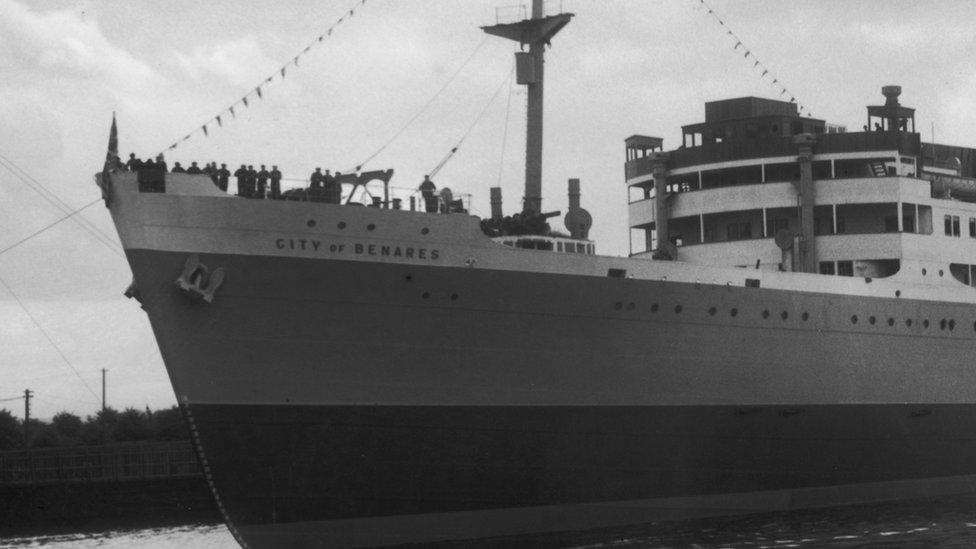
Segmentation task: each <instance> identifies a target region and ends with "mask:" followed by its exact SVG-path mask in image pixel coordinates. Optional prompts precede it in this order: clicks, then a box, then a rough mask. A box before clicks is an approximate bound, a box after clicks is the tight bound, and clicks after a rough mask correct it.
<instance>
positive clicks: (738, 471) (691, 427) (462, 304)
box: [127, 249, 976, 547]
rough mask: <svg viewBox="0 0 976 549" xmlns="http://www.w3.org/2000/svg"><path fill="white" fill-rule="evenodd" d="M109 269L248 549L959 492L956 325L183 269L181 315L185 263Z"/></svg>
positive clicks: (141, 262) (623, 291) (813, 308)
mask: <svg viewBox="0 0 976 549" xmlns="http://www.w3.org/2000/svg"><path fill="white" fill-rule="evenodd" d="M127 254H128V256H129V260H130V263H131V264H132V266H133V272H134V273H135V276H136V280H137V283H138V286H139V290H140V293H141V299H142V301H143V305H144V307H145V308H146V309H147V311H148V312H149V315H150V320H151V322H152V325H153V329H154V331H155V332H156V337H157V341H158V342H159V344H160V349H161V351H162V353H163V356H164V359H165V362H166V364H167V368H168V370H169V373H170V377H171V379H172V382H173V386H174V389H175V391H176V394H177V396H178V398H179V399H180V400H181V402H182V403H183V405H184V409H185V410H186V411H187V415H188V418H189V419H190V425H191V429H192V432H193V435H194V440H195V441H196V442H197V445H198V451H199V453H200V456H201V459H202V460H203V463H204V466H205V470H206V471H208V478H209V480H210V482H211V485H212V486H213V488H214V492H215V495H216V497H217V501H218V503H219V504H220V506H221V508H222V511H223V512H224V514H225V517H226V519H227V521H228V524H229V525H230V526H231V529H232V531H233V532H234V533H235V535H237V537H238V539H239V540H240V541H242V542H244V543H246V544H248V545H251V546H272V547H279V546H316V545H322V546H343V545H385V544H396V543H411V542H425V541H436V540H453V539H468V538H480V537H489V536H506V535H521V534H529V533H539V532H553V531H565V530H578V529H588V528H599V527H607V526H619V525H625V524H635V523H644V522H651V521H655V520H660V519H667V518H687V517H698V516H715V515H728V514H736V513H745V512H762V511H772V510H783V509H793V508H803V507H814V506H823V505H840V504H848V503H855V502H862V501H878V500H890V499H905V498H914V497H923V496H938V495H946V494H954V493H971V492H973V491H974V489H976V484H974V476H973V475H976V465H973V464H974V463H976V440H974V439H972V437H971V434H970V433H971V426H972V425H974V424H976V406H973V405H971V404H970V403H971V402H976V394H974V392H976V372H972V371H971V368H969V367H968V364H967V362H966V360H965V359H964V357H965V356H967V354H968V353H969V352H970V351H971V349H972V348H973V340H974V337H973V332H974V330H973V321H974V318H971V316H972V315H973V314H974V313H973V311H972V308H971V307H968V306H964V305H960V304H952V303H940V302H922V301H917V300H908V299H883V298H876V297H863V296H836V295H825V294H817V293H810V292H798V291H792V292H791V291H781V290H768V289H756V288H746V287H729V286H716V285H704V284H694V283H680V282H667V281H646V280H645V281H641V280H630V279H619V278H612V277H593V276H574V275H567V274H559V273H526V272H516V271H503V270H489V269H470V268H468V269H466V268H460V267H445V266H429V265H415V264H413V265H402V264H381V263H374V262H362V261H337V260H323V259H309V258H282V257H271V256H261V255H241V254H217V253H202V254H199V259H200V261H202V262H203V263H205V264H206V265H208V266H210V267H211V268H215V267H218V266H219V267H220V268H222V269H224V270H225V271H226V273H227V278H226V281H225V283H224V285H223V286H222V287H221V288H220V290H219V291H218V292H217V294H216V295H215V297H214V300H213V302H212V303H205V302H201V301H194V300H192V299H190V298H188V297H187V296H185V295H183V294H182V293H181V292H180V290H179V289H177V287H176V285H174V279H175V278H176V276H177V275H178V274H179V273H180V270H181V268H182V266H183V264H184V261H185V260H186V258H187V257H188V254H186V253H179V252H163V251H156V250H145V249H143V250H139V249H130V250H127ZM566 296H572V299H567V297H566ZM733 310H734V311H735V314H732V311H733ZM853 316H859V318H860V319H861V320H860V321H859V322H858V323H856V324H855V323H853V322H852V317H853ZM871 317H876V319H875V322H871V321H870V320H868V319H869V318H871ZM889 318H890V319H892V320H893V322H892V324H891V325H889V324H888V319H889ZM877 319H880V322H878V321H877ZM906 319H913V320H914V322H913V323H912V326H910V327H909V326H907V325H906V323H905V320H906ZM924 320H930V322H929V323H928V325H927V326H925V327H924V328H923V327H922V326H923V321H924ZM949 320H952V326H953V328H952V329H949V328H948V326H949V323H948V321H949ZM940 321H945V322H944V323H943V325H944V326H945V327H944V328H939V324H940ZM923 365H924V367H923Z"/></svg>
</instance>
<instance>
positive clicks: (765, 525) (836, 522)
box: [0, 496, 976, 549]
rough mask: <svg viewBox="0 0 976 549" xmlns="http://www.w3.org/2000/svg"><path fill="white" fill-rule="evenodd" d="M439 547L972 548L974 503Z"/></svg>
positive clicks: (187, 543)
mask: <svg viewBox="0 0 976 549" xmlns="http://www.w3.org/2000/svg"><path fill="white" fill-rule="evenodd" d="M440 545H441V546H442V547H452V548H455V547H456V548H461V547H471V546H474V547H492V548H496V547H497V548H501V547H505V548H508V547H576V548H580V549H598V548H599V549H603V548H640V547H655V548H665V547H666V548H679V547H687V548H701V549H719V548H738V547H742V548H757V549H758V548H777V549H778V548H784V547H802V548H807V547H809V548H813V547H832V548H865V547H870V548H896V547H897V548H902V547H909V548H915V547H917V548H922V547H950V548H951V547H959V548H963V547H967V548H969V547H976V497H971V496H970V497H966V498H955V499H944V500H940V501H925V502H915V503H898V504H878V505H865V506H857V507H849V508H843V509H824V510H812V511H804V512H794V513H772V514H765V515H756V516H752V517H740V518H727V519H709V520H699V521H689V522H682V523H660V524H651V525H645V526H641V527H639V528H638V527H635V528H628V529H618V530H614V531H594V532H587V533H585V534H574V535H572V536H564V535H554V536H539V537H533V538H528V539H525V538H522V539H517V540H515V539H504V540H494V541H483V542H479V543H475V544H468V543H466V544H457V543H449V544H440ZM0 547H18V548H20V547H45V548H52V549H60V548H68V547H71V548H76V547H79V548H86V547H99V548H119V549H122V548H129V547H151V548H159V549H163V548H172V549H188V548H196V547H208V548H209V547H216V548H222V547H227V548H230V547H237V545H236V543H235V542H234V538H233V537H231V535H230V533H229V532H228V531H227V529H226V528H225V527H223V526H214V525H202V526H200V525H198V526H183V527H176V528H156V529H147V530H128V531H111V532H101V533H92V534H74V535H59V536H38V537H23V538H2V539H0Z"/></svg>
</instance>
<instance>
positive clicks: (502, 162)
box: [495, 78, 515, 187]
mask: <svg viewBox="0 0 976 549" xmlns="http://www.w3.org/2000/svg"><path fill="white" fill-rule="evenodd" d="M508 81H509V86H508V100H507V101H506V102H505V129H504V131H503V132H502V150H501V153H500V154H499V155H498V181H497V182H496V183H495V186H496V187H500V186H501V184H502V169H503V168H504V166H505V150H506V149H507V147H508V122H509V119H510V117H511V114H510V113H511V108H512V90H514V89H515V86H512V85H511V82H512V80H511V78H509V80H508Z"/></svg>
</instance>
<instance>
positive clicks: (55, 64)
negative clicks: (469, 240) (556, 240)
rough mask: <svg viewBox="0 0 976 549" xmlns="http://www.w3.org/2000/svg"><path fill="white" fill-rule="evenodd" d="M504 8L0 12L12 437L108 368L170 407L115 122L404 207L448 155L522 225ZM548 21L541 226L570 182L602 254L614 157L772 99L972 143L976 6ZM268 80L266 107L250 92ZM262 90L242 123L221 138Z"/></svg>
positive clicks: (715, 1)
mask: <svg viewBox="0 0 976 549" xmlns="http://www.w3.org/2000/svg"><path fill="white" fill-rule="evenodd" d="M516 4H518V2H516V1H515V0H502V1H501V2H491V1H487V0H425V1H419V0H416V1H415V0H367V1H366V2H365V4H363V3H362V2H361V0H346V1H339V0H326V1H323V0H315V1H313V0H291V1H288V2H248V3H242V2H231V1H226V0H211V1H208V2H199V1H190V0H168V1H167V2H158V1H155V0H127V1H126V2H96V1H80V0H32V1H30V2H24V1H20V0H0V97H2V98H3V99H2V100H0V250H6V251H0V281H2V283H3V284H2V285H0V407H6V408H7V409H8V410H10V411H11V412H13V413H14V414H15V415H17V417H22V414H23V402H22V401H17V400H10V401H4V400H3V399H6V398H15V397H17V396H18V395H22V394H23V391H24V389H28V388H29V389H31V390H32V391H34V393H35V397H34V399H33V400H32V416H34V417H41V418H49V417H51V416H52V415H53V414H55V413H57V412H58V411H61V410H67V411H70V412H72V413H76V414H79V415H82V416H85V415H89V414H93V413H95V412H96V411H97V410H98V409H99V408H100V406H101V375H102V374H101V370H102V369H103V368H104V369H106V370H107V374H106V379H107V394H106V400H107V403H108V405H109V406H112V407H115V408H119V409H121V408H126V407H130V406H131V407H135V408H139V409H142V408H145V407H147V406H148V407H150V408H153V409H156V408H162V407H168V406H171V405H173V404H174V403H175V399H174V397H173V392H172V389H171V388H170V386H169V382H168V380H167V378H166V373H165V370H164V368H163V365H162V360H161V358H160V356H159V353H158V351H157V348H156V344H155V341H154V339H153V336H152V332H151V330H150V327H149V323H148V321H147V319H146V317H145V314H144V313H143V311H142V310H141V309H140V308H139V306H138V304H137V303H136V302H134V301H130V300H126V299H125V298H124V297H123V296H122V292H123V290H124V289H125V287H126V286H127V285H128V283H129V281H130V280H131V273H130V271H129V268H128V265H127V264H126V262H125V260H124V259H123V256H122V255H121V251H120V248H119V245H118V238H117V236H116V234H115V229H114V227H113V225H112V223H111V220H110V218H109V215H108V212H107V210H106V209H105V208H104V206H103V205H102V204H101V203H99V202H97V199H98V198H99V191H98V189H97V188H96V186H95V185H94V183H93V179H92V176H93V174H94V173H96V172H97V171H99V170H100V168H101V163H102V161H103V160H104V157H105V148H106V144H107V139H108V129H109V125H110V123H111V120H112V113H113V112H114V113H115V115H116V117H117V120H118V127H119V145H120V150H121V152H122V153H123V156H128V153H129V152H135V153H136V154H137V155H139V156H141V157H146V156H150V155H155V154H156V153H158V152H160V151H163V150H166V149H167V148H168V147H169V146H170V145H171V144H173V143H179V146H178V147H177V148H176V149H175V150H171V151H167V152H166V156H167V160H168V161H169V162H170V163H171V164H172V162H174V161H181V162H182V163H184V164H188V163H189V162H190V161H193V160H196V161H198V162H201V163H204V162H209V161H212V160H216V161H218V162H226V163H227V164H228V165H230V166H236V165H239V164H241V163H245V162H246V163H249V164H255V165H259V164H262V163H263V164H278V165H279V167H280V168H281V169H282V171H283V172H284V174H285V177H286V178H296V179H302V178H306V177H307V176H308V174H309V173H310V172H311V171H312V170H313V169H314V168H315V167H319V166H320V167H322V168H330V169H333V170H340V171H348V170H349V168H351V167H353V166H356V165H357V164H360V163H362V162H363V161H364V160H366V159H370V161H369V162H368V163H367V164H366V168H367V169H387V168H393V169H394V170H395V175H394V178H393V181H392V182H391V184H392V185H393V186H394V187H400V188H415V187H416V186H417V185H418V184H419V182H420V181H421V179H422V178H423V175H424V174H426V173H428V172H430V171H431V170H432V169H433V167H434V166H436V165H437V164H438V163H439V162H440V161H441V159H442V158H444V156H445V155H446V154H447V153H448V152H449V151H450V149H451V148H452V147H454V146H455V145H457V144H458V142H459V141H460V142H461V145H460V147H459V149H458V152H457V153H456V154H455V155H454V156H453V157H452V158H451V159H450V160H449V161H448V162H447V164H445V166H444V167H443V169H442V170H441V171H440V172H439V173H438V174H437V176H436V177H435V178H434V180H435V182H436V183H437V184H438V186H439V187H443V186H447V187H450V188H451V189H452V190H454V192H455V193H463V194H469V195H471V205H472V212H473V213H475V214H477V215H486V214H487V213H488V211H489V206H488V188H489V187H492V186H496V185H497V186H501V187H502V192H503V197H504V207H505V210H506V212H507V213H512V212H515V211H518V210H520V209H521V206H520V199H521V196H522V186H523V181H524V163H523V158H524V146H525V145H524V143H525V136H524V133H525V123H524V116H525V93H524V90H523V89H522V88H520V87H519V86H516V85H514V84H511V82H510V80H509V78H510V75H511V69H512V64H513V55H512V54H513V52H514V51H516V49H517V47H516V46H515V45H514V44H513V43H510V42H508V41H506V40H504V39H501V38H497V37H489V38H487V39H486V38H485V35H484V33H482V32H481V30H480V29H479V27H480V26H482V25H490V24H493V23H495V22H496V21H498V20H502V21H505V22H508V21H511V20H513V19H514V18H515V16H516V15H517V14H518V8H517V6H516ZM547 5H548V9H549V10H550V12H555V11H559V9H560V8H561V9H562V10H563V11H568V12H572V13H575V17H574V18H573V20H572V22H571V23H570V24H569V25H568V26H567V27H566V28H564V29H563V30H562V32H560V34H558V35H557V36H556V37H555V38H554V39H553V41H552V48H551V49H550V50H549V51H548V52H547V54H546V55H547V57H546V69H545V70H546V84H545V86H546V99H545V101H546V103H545V132H546V133H545V150H544V155H543V209H544V210H547V211H550V210H562V211H563V212H565V208H566V202H567V199H566V182H567V179H569V178H573V177H576V178H579V179H580V180H581V186H582V205H583V207H584V208H586V209H588V210H589V211H590V213H591V214H592V215H593V218H594V226H593V229H592V231H591V234H590V236H591V238H593V239H594V240H595V241H596V243H597V250H598V252H599V253H604V254H610V255H626V254H627V253H628V252H629V250H628V229H627V219H626V208H627V206H626V205H627V190H626V187H625V185H624V179H623V163H624V158H625V157H624V139H625V138H626V137H628V136H630V135H633V134H644V135H652V136H658V137H663V138H664V140H665V141H664V142H665V148H666V149H671V148H676V147H677V146H678V145H680V139H681V133H680V132H681V125H683V124H691V123H697V122H701V121H703V119H704V103H705V102H706V101H713V100H719V99H727V98H732V97H743V96H757V97H767V98H771V99H788V97H783V96H782V95H781V87H779V86H784V87H786V88H787V89H788V90H789V93H788V94H786V95H787V96H794V97H795V98H796V100H797V101H798V103H800V104H802V105H803V106H804V107H805V108H806V112H808V113H809V114H811V115H812V116H814V117H816V118H821V119H826V120H827V122H831V123H838V124H844V125H846V126H847V127H848V128H849V129H850V130H857V129H858V128H860V127H861V125H863V124H864V123H865V122H866V111H865V106H866V105H868V104H872V105H876V104H882V102H883V97H882V96H881V93H880V90H881V87H882V86H884V85H888V84H898V85H901V86H902V89H903V93H902V96H901V102H902V104H904V105H906V106H910V107H914V108H915V109H916V127H917V128H918V129H919V130H920V131H921V133H922V134H923V138H924V139H925V140H931V138H932V134H933V132H934V135H935V140H936V141H938V142H943V143H950V144H956V145H963V146H970V147H976V136H974V133H973V131H972V128H974V127H976V106H974V102H976V93H974V90H976V64H974V63H973V62H972V60H973V59H974V58H976V34H973V33H972V31H971V23H972V22H973V21H976V2H971V1H968V0H958V1H947V0H946V1H940V2H938V3H936V2H917V1H911V2H909V1H902V0H865V1H859V2H856V3H855V2H849V1H839V0H821V1H817V2H782V1H778V0H777V1H772V0H762V1H760V0H735V1H732V0H706V2H705V3H703V2H702V1H701V0H666V1H665V0H630V1H624V0H619V1H618V0H612V1H611V0H562V1H561V2H560V1H558V0H557V1H550V2H548V3H547ZM351 8H355V13H354V16H351V17H350V16H348V12H349V10H350V9H351ZM709 9H711V10H712V11H713V13H712V14H709V12H708V10H709ZM343 16H345V17H344V19H343V22H342V23H341V24H338V25H335V23H336V21H337V20H338V19H339V18H340V17H343ZM716 16H717V17H716ZM718 19H721V20H722V21H723V23H724V25H725V26H722V25H720V24H719V23H718ZM330 27H334V28H333V32H332V34H331V35H329V36H327V37H325V38H324V39H323V40H322V41H321V42H319V41H318V40H317V38H318V36H320V35H322V34H323V33H325V32H326V31H327V29H329V28H330ZM729 30H731V31H733V32H734V36H735V38H734V37H733V36H732V35H729V34H728V31H729ZM736 38H738V40H741V41H742V45H740V46H738V47H736V46H735V42H736V41H737V40H736ZM309 44H312V45H313V46H314V47H312V48H311V49H310V50H309V51H308V52H307V53H303V54H302V56H301V57H300V61H299V64H298V66H295V65H294V64H293V63H292V64H288V65H287V66H286V74H285V77H284V78H281V77H280V69H281V67H282V66H284V65H286V63H288V62H289V61H292V60H293V58H294V57H295V55H296V54H299V53H301V52H303V50H304V48H305V47H306V46H307V45H309ZM745 51H749V52H750V56H749V57H746V56H744V52H745ZM466 60H469V61H468V62H467V64H465V62H466ZM756 60H758V61H760V63H761V65H759V66H758V67H757V66H756V65H755V61H756ZM764 69H768V70H769V74H768V75H766V76H762V75H761V71H762V70H764ZM455 74H456V76H454V75H455ZM272 75H275V78H273V79H272V81H271V82H270V83H267V82H264V81H265V79H266V78H267V77H268V76H272ZM452 77H453V79H452ZM773 78H775V79H776V80H777V81H778V85H773V84H772V79H773ZM260 83H264V85H263V86H262V95H263V98H257V97H256V96H255V95H254V94H253V90H254V88H255V86H257V85H258V84H260ZM446 84H447V85H446ZM445 85H446V87H445ZM248 93H251V95H250V97H249V106H248V107H247V108H244V107H243V106H242V105H240V104H239V103H238V104H237V106H236V107H235V114H236V117H229V113H228V112H227V111H226V109H227V108H228V107H230V106H231V105H233V104H235V103H237V102H238V101H240V99H241V98H242V97H243V96H244V95H245V94H248ZM221 113H223V116H222V122H223V126H222V127H220V126H215V124H214V122H212V120H213V118H214V117H215V116H216V115H218V114H221ZM207 122H209V125H208V135H204V134H203V132H202V131H201V129H200V128H201V125H202V124H204V123H207ZM186 135H190V138H189V139H187V140H185V141H182V139H183V137H184V136H186ZM462 137H463V138H464V139H463V141H462ZM377 152H378V154H376V153H377ZM374 154H375V156H374ZM38 185H40V186H42V187H43V188H44V189H47V190H48V191H50V193H52V194H53V195H55V196H56V197H57V200H60V201H61V203H62V204H63V205H62V207H61V208H58V207H57V206H55V205H54V204H52V202H54V199H52V197H51V196H50V195H45V196H42V194H43V191H40V192H38V191H37V190H36V189H38ZM93 202H94V204H92V203H93ZM86 205H87V206H88V207H87V208H85V209H84V210H83V211H81V212H79V213H77V214H75V216H74V218H72V219H69V220H66V221H63V222H61V223H58V224H56V225H54V226H53V227H51V228H50V229H48V230H45V231H43V232H41V233H40V234H38V235H37V236H35V237H33V238H29V239H28V240H26V241H24V242H23V243H21V244H19V245H17V246H15V247H14V248H11V249H9V250H7V249H6V248H7V247H9V246H11V245H14V244H15V243H17V242H19V241H21V240H22V239H24V238H26V237H28V236H30V235H32V234H33V233H35V232H37V231H39V230H41V229H43V228H44V227H46V226H47V225H49V224H51V223H54V222H56V221H57V220H58V219H60V218H61V217H63V216H64V215H65V212H70V211H74V210H76V209H78V208H81V207H83V206H86ZM75 218H80V219H82V220H83V221H84V222H85V224H86V226H85V227H83V226H82V225H81V224H79V223H78V222H76V220H75ZM559 219H561V218H559ZM554 225H555V227H554V228H557V229H560V228H562V227H561V226H560V225H561V221H559V222H556V223H554ZM92 227H93V228H92Z"/></svg>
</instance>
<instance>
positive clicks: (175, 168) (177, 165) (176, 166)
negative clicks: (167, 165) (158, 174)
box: [170, 162, 186, 173]
mask: <svg viewBox="0 0 976 549" xmlns="http://www.w3.org/2000/svg"><path fill="white" fill-rule="evenodd" d="M170 173H186V168H184V167H183V166H181V165H180V163H179V162H173V169H172V170H170Z"/></svg>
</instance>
